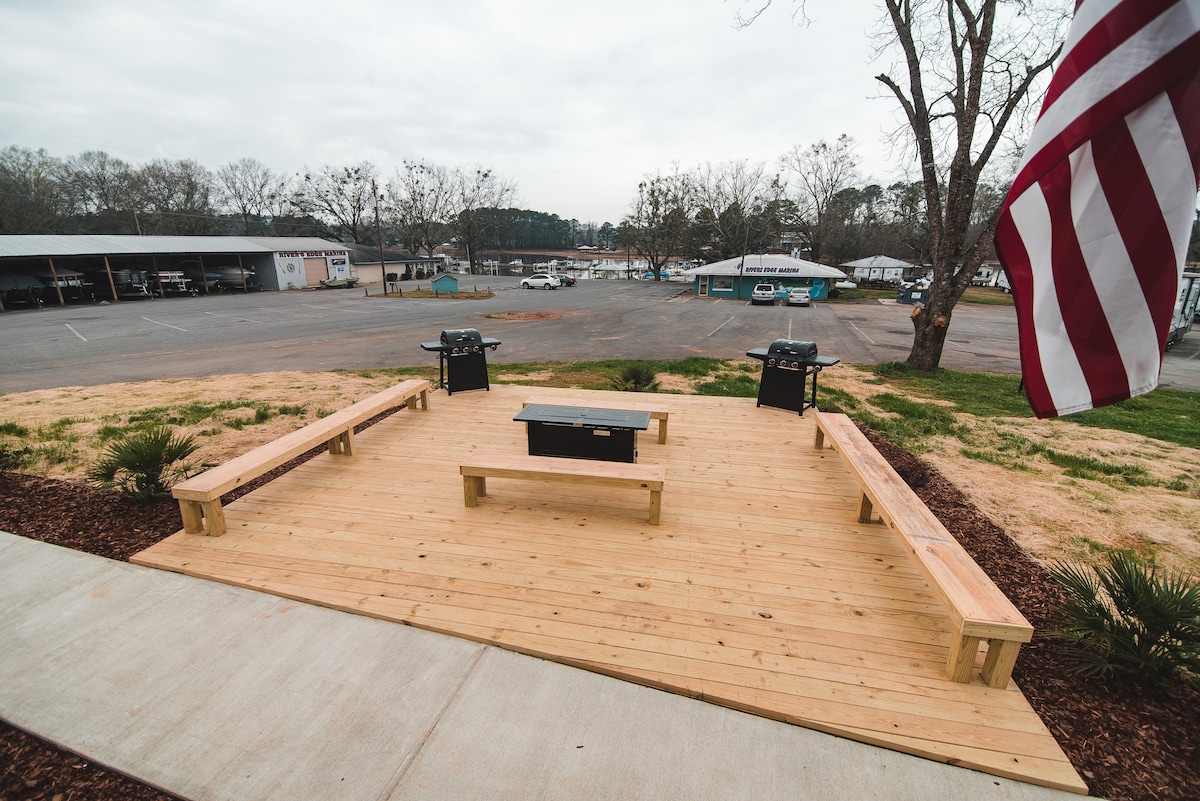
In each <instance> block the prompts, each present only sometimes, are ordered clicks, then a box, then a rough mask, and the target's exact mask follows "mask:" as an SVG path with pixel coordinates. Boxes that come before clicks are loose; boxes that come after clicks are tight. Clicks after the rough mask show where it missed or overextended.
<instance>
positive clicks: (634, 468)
mask: <svg viewBox="0 0 1200 801" xmlns="http://www.w3.org/2000/svg"><path fill="white" fill-rule="evenodd" d="M459 472H460V473H462V477H463V503H464V505H466V506H478V505H479V498H480V497H481V496H484V495H487V479H488V478H516V479H539V480H543V481H561V482H564V483H567V484H597V485H599V486H602V487H621V488H625V489H642V490H650V524H651V525H654V526H657V525H658V519H659V516H660V515H661V513H662V491H663V480H664V470H663V468H662V467H661V466H659V465H644V464H629V463H627V462H600V461H594V460H591V459H560V458H557V457H554V456H525V455H515V456H510V455H507V454H495V453H475V454H472V455H471V457H470V458H468V459H467V460H466V461H465V462H463V463H462V465H461V466H460V467H459Z"/></svg>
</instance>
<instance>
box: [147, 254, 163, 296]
mask: <svg viewBox="0 0 1200 801" xmlns="http://www.w3.org/2000/svg"><path fill="white" fill-rule="evenodd" d="M150 265H151V266H152V267H153V268H154V283H155V284H156V285H157V286H158V296H159V297H160V298H165V297H166V296H167V293H166V292H164V291H163V285H162V276H161V275H159V274H158V256H156V255H155V254H153V253H151V254H150Z"/></svg>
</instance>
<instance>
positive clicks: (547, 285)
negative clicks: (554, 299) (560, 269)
mask: <svg viewBox="0 0 1200 801" xmlns="http://www.w3.org/2000/svg"><path fill="white" fill-rule="evenodd" d="M560 283H561V282H560V281H559V280H558V279H557V278H555V277H554V276H553V275H550V274H549V273H534V274H533V275H531V276H529V277H528V278H522V279H521V289H558V287H559V284H560Z"/></svg>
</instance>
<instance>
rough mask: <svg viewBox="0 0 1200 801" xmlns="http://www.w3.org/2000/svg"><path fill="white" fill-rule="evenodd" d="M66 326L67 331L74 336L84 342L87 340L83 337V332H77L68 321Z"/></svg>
mask: <svg viewBox="0 0 1200 801" xmlns="http://www.w3.org/2000/svg"><path fill="white" fill-rule="evenodd" d="M66 326H67V330H68V331H70V332H71V333H72V334H74V335H75V336H77V337H79V338H80V339H82V340H83V341H84V342H87V337H85V336H84V335H83V334H81V333H79V332H78V331H76V330H75V329H74V328H72V327H71V324H70V323H67V324H66Z"/></svg>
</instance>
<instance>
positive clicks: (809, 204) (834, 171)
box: [779, 134, 858, 261]
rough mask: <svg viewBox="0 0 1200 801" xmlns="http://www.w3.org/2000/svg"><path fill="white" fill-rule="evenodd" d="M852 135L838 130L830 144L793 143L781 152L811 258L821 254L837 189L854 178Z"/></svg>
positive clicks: (833, 223)
mask: <svg viewBox="0 0 1200 801" xmlns="http://www.w3.org/2000/svg"><path fill="white" fill-rule="evenodd" d="M854 144H855V143H854V139H852V138H851V137H849V136H847V135H846V134H842V135H841V136H839V137H838V138H837V141H835V142H834V143H833V146H832V147H831V146H830V145H829V144H828V143H827V142H825V140H823V139H822V140H821V141H820V142H817V143H816V144H815V145H810V146H808V147H807V148H802V147H800V146H799V145H796V146H795V147H793V148H792V149H791V150H789V151H788V152H787V153H785V154H784V155H783V158H781V159H780V160H779V161H780V166H781V167H782V168H783V170H784V171H785V172H786V173H788V174H790V175H791V176H792V178H793V179H794V180H795V182H796V184H797V193H796V197H795V201H796V205H797V207H798V208H799V211H800V225H799V228H800V231H801V233H803V234H805V235H806V236H807V237H808V241H809V244H810V245H811V247H812V259H813V261H820V259H821V257H822V256H824V255H825V251H826V248H827V246H828V241H829V238H830V236H831V234H832V232H833V228H834V227H835V226H836V224H837V222H836V221H835V220H832V219H830V205H831V204H832V203H833V200H834V197H836V196H837V194H838V193H839V192H842V191H843V190H845V189H848V188H850V187H851V186H853V184H854V182H855V181H856V180H857V179H858V166H857V165H858V162H857V157H856V155H855V153H854Z"/></svg>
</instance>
